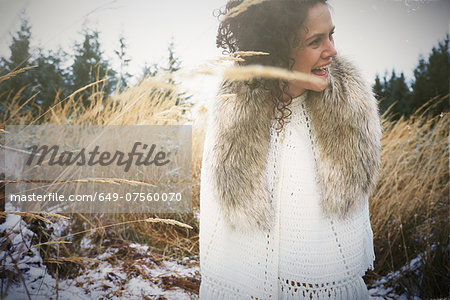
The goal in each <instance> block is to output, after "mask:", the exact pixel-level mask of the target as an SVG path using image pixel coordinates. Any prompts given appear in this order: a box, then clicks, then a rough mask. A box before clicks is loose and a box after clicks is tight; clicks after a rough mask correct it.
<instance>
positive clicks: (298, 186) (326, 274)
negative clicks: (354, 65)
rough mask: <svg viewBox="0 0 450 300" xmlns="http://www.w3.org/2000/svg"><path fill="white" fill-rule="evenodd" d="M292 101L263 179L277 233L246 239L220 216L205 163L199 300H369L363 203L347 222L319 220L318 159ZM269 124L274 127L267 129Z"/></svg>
mask: <svg viewBox="0 0 450 300" xmlns="http://www.w3.org/2000/svg"><path fill="white" fill-rule="evenodd" d="M306 95H307V93H304V94H303V95H302V96H300V97H298V98H296V99H294V100H293V102H292V104H291V106H290V109H291V110H292V115H291V119H290V122H289V123H287V124H286V125H285V128H284V130H283V132H282V133H280V134H277V133H276V131H275V128H274V126H272V128H271V137H270V146H269V153H268V157H267V162H268V163H267V168H266V173H267V178H268V187H269V191H270V197H271V201H272V203H273V207H274V208H276V213H275V218H276V222H275V224H276V226H275V227H274V228H272V229H271V230H268V231H267V232H262V231H256V232H253V233H251V234H249V233H247V234H244V233H239V232H236V231H233V230H231V229H230V228H229V227H228V226H227V224H226V223H225V220H224V218H223V217H222V216H221V214H220V211H219V209H218V205H217V202H216V199H217V198H216V196H215V194H214V190H213V182H212V178H211V175H210V172H211V170H210V169H209V168H208V167H207V157H208V153H209V151H210V149H211V146H212V145H211V142H212V141H211V138H210V137H211V132H212V131H213V130H214V124H210V126H208V132H207V134H206V137H205V150H204V151H205V152H204V160H203V168H202V174H201V192H200V271H201V274H202V282H201V286H200V299H205V300H210V299H211V300H213V299H345V300H347V299H367V298H368V297H369V295H368V291H367V288H366V286H365V284H364V281H363V279H362V276H363V275H364V274H365V271H366V270H367V269H368V268H372V267H373V261H374V259H375V256H374V252H373V234H372V229H371V226H370V220H369V208H368V199H367V201H366V205H365V208H364V209H363V210H360V211H358V212H357V213H355V214H354V215H351V216H349V217H347V218H346V219H345V220H332V219H329V218H326V217H324V215H323V214H322V211H321V208H320V205H319V192H318V187H317V185H316V182H315V177H314V174H315V171H314V164H315V160H316V159H317V157H319V156H318V154H319V153H318V149H317V148H316V147H315V142H314V137H313V136H312V132H311V129H310V125H309V116H308V114H307V111H306V109H305V105H304V100H305V97H306ZM273 125H275V123H273Z"/></svg>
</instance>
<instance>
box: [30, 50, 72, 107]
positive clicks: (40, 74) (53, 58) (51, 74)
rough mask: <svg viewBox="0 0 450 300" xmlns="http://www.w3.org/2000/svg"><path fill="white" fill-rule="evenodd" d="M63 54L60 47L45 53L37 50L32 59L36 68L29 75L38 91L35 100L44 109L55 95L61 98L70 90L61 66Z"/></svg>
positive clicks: (51, 102)
mask: <svg viewBox="0 0 450 300" xmlns="http://www.w3.org/2000/svg"><path fill="white" fill-rule="evenodd" d="M65 56H66V54H65V53H64V52H63V51H62V50H61V49H60V50H59V51H58V52H51V51H50V52H49V53H47V54H44V53H43V50H39V55H38V56H37V58H36V59H35V61H34V62H35V64H36V65H37V68H36V69H33V70H31V75H32V77H33V82H34V84H35V86H36V88H37V90H38V91H39V94H38V95H37V98H36V99H37V100H36V102H37V103H38V104H39V106H40V107H41V109H42V110H44V111H45V110H47V109H48V108H49V107H50V105H52V104H53V103H54V101H55V98H56V97H57V95H59V98H60V99H63V98H64V97H65V96H67V95H68V94H69V92H70V90H69V89H70V87H69V86H68V78H67V74H66V72H65V71H64V70H63V69H62V66H61V64H62V62H63V60H64V58H65Z"/></svg>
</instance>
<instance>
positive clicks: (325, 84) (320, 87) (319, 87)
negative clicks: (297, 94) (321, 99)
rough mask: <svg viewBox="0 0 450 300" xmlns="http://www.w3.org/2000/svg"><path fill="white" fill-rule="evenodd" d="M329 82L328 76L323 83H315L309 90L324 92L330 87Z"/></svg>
mask: <svg viewBox="0 0 450 300" xmlns="http://www.w3.org/2000/svg"><path fill="white" fill-rule="evenodd" d="M329 83H330V81H329V80H328V77H327V78H324V79H323V80H322V83H319V84H314V85H313V86H311V87H310V88H309V89H308V90H311V91H314V92H319V93H320V92H323V91H324V90H325V89H326V88H327V87H328V84H329Z"/></svg>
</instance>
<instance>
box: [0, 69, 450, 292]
mask: <svg viewBox="0 0 450 300" xmlns="http://www.w3.org/2000/svg"><path fill="white" fill-rule="evenodd" d="M167 82H168V81H167V78H164V77H160V78H150V79H148V80H145V81H143V82H141V83H140V84H139V85H137V86H135V87H133V88H131V89H128V90H126V91H124V92H123V93H120V94H118V95H116V96H114V97H109V98H105V97H104V96H103V94H102V92H101V91H99V90H97V89H96V86H97V85H96V84H92V85H91V86H88V87H86V88H89V89H91V102H90V103H91V105H90V106H89V107H83V106H81V105H79V104H78V103H81V100H80V98H79V97H80V96H79V95H80V94H79V92H80V91H77V92H75V93H73V94H72V95H71V96H70V97H68V98H66V99H62V100H60V99H56V100H55V105H54V106H53V107H52V108H51V109H50V110H49V111H48V112H41V116H40V117H39V119H36V118H35V117H33V116H32V115H31V114H30V113H27V112H22V111H21V110H20V106H19V105H18V104H17V103H18V102H14V101H12V102H11V105H10V106H9V109H10V112H11V113H10V114H9V115H10V118H9V119H8V120H1V121H2V123H1V124H2V126H1V127H0V128H4V125H5V124H6V122H8V123H9V124H32V123H41V122H43V123H52V124H84V125H88V124H90V125H131V124H142V125H144V124H145V125H150V124H161V125H165V124H171V125H175V124H186V123H187V122H191V121H192V119H191V111H192V107H190V106H189V105H184V106H177V105H175V101H176V95H177V90H176V87H175V86H173V85H170V84H168V83H167ZM14 99H20V95H15V98H14ZM436 100H437V99H434V102H436ZM440 101H448V96H447V97H446V98H444V99H441V100H440ZM199 112H200V114H199V115H200V116H201V117H200V118H199V119H198V120H195V122H194V127H193V137H192V138H193V143H192V144H193V149H192V150H193V151H192V154H193V157H192V159H193V170H192V178H193V213H192V214H187V215H152V216H150V215H145V216H142V215H141V214H115V215H103V216H102V215H98V214H96V215H89V214H83V215H81V214H76V215H73V216H71V217H72V222H71V226H72V228H71V230H70V232H72V233H74V232H77V231H78V232H81V231H83V230H85V227H87V228H88V229H92V232H91V237H92V239H93V241H94V242H95V243H97V246H98V247H99V249H101V247H104V246H108V245H111V243H119V242H120V241H121V240H123V239H127V240H133V241H138V242H141V243H146V244H147V245H149V247H150V249H152V251H153V253H155V255H156V254H158V255H160V258H161V259H164V258H167V257H171V258H175V259H182V258H183V257H185V256H189V257H191V258H195V259H197V258H198V219H197V217H196V214H197V213H198V209H199V190H200V168H201V157H202V148H203V134H204V133H203V131H204V124H205V123H204V118H205V117H206V115H207V111H206V110H205V109H204V108H201V109H199ZM202 116H203V117H202ZM383 119H384V121H383V128H384V134H383V139H382V145H383V151H382V170H381V174H380V178H379V183H378V186H377V189H376V191H375V193H374V195H373V197H372V199H371V220H372V226H373V230H374V240H375V250H376V256H377V260H376V266H375V271H374V272H372V273H370V274H369V275H368V277H367V279H368V280H369V282H372V283H373V282H375V280H376V279H379V278H384V280H385V282H384V283H385V284H391V285H393V286H395V287H396V289H397V291H398V292H400V293H404V292H406V293H409V295H412V294H417V295H418V294H420V295H421V296H428V297H442V296H446V295H448V285H447V283H448V282H449V281H448V280H449V278H448V274H449V264H448V261H449V260H448V250H449V249H448V244H449V243H448V242H449V241H448V236H449V232H448V213H449V199H448V196H449V157H448V133H449V132H448V124H449V123H448V121H449V120H448V119H449V114H448V112H446V113H443V114H441V115H440V116H437V117H430V116H428V115H427V114H426V113H425V107H424V108H422V109H421V110H418V111H417V112H416V113H415V114H414V115H413V116H412V117H411V118H410V119H408V120H405V119H403V118H401V119H400V120H398V121H391V120H390V119H389V116H383ZM148 217H168V218H174V219H177V220H179V221H181V222H183V223H185V224H187V225H190V226H192V228H193V229H187V228H183V227H180V226H173V225H171V224H165V223H149V222H140V221H139V220H143V219H146V218H148ZM41 225H42V226H44V224H43V223H41ZM114 225H115V226H114ZM105 226H109V227H107V228H108V231H105V230H104V228H106V227H105ZM99 228H100V229H103V230H99ZM80 236H81V234H79V235H78V236H77V238H76V239H72V245H71V246H67V245H62V246H64V251H61V253H65V254H66V256H68V257H71V256H74V255H75V254H76V252H77V247H78V245H79V243H80V240H81V237H80ZM52 246H53V247H56V246H59V245H52ZM58 253H60V252H59V251H58ZM61 255H62V254H61ZM51 258H52V259H57V258H55V257H51ZM413 259H415V260H414V262H415V263H414V264H412V265H411V266H410V267H405V266H408V264H409V262H411V260H413ZM417 262H418V263H417ZM64 263H65V262H63V261H61V260H60V264H59V265H60V268H63V267H62V265H64ZM396 271H397V273H395V272H396ZM387 274H391V275H390V276H389V277H386V275H387Z"/></svg>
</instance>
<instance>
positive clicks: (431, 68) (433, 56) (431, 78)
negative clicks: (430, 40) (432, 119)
mask: <svg viewBox="0 0 450 300" xmlns="http://www.w3.org/2000/svg"><path fill="white" fill-rule="evenodd" d="M448 44H449V35H447V36H446V38H445V40H444V41H442V42H439V44H438V46H437V47H433V49H432V50H431V53H430V55H429V57H428V60H427V61H426V60H425V59H424V58H423V57H421V58H420V59H419V63H418V65H417V67H416V68H415V70H414V82H413V83H412V89H413V93H412V105H413V109H417V108H419V107H420V106H422V105H423V104H424V103H426V102H428V101H429V100H430V99H431V98H433V97H437V96H446V95H448V93H449V78H450V77H449V64H450V58H449V49H448ZM448 110H449V105H448V101H442V102H441V103H440V104H439V105H437V106H435V108H434V109H433V110H432V111H431V113H433V114H434V115H437V114H440V113H441V112H444V111H448Z"/></svg>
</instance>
